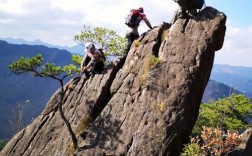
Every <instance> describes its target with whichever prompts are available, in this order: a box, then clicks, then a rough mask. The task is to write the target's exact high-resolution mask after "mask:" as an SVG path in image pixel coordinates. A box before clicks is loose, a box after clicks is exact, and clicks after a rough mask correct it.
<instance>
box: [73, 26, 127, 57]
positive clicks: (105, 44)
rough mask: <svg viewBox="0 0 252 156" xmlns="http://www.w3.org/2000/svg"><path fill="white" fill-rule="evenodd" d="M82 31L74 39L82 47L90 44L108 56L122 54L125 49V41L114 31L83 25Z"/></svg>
mask: <svg viewBox="0 0 252 156" xmlns="http://www.w3.org/2000/svg"><path fill="white" fill-rule="evenodd" d="M83 29H84V30H83V31H82V32H81V33H80V34H79V35H76V36H75V37H74V40H75V41H79V42H80V43H81V44H82V45H84V44H85V43H87V42H92V43H95V44H98V45H100V46H101V48H102V50H103V51H104V52H106V53H109V54H123V53H124V51H125V49H126V43H127V41H126V39H125V38H122V37H121V36H119V35H117V34H116V32H115V31H113V30H108V29H106V28H102V27H96V28H94V29H91V27H90V26H86V25H84V28H83Z"/></svg>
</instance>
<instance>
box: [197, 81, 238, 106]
mask: <svg viewBox="0 0 252 156" xmlns="http://www.w3.org/2000/svg"><path fill="white" fill-rule="evenodd" d="M232 93H234V94H243V93H241V92H240V91H238V90H236V89H235V88H232V87H229V86H227V85H225V84H223V83H220V82H217V81H215V80H209V81H208V84H207V86H206V89H205V92H204V95H203V99H202V102H204V103H209V102H210V100H213V101H216V100H218V99H219V98H223V97H227V96H229V95H231V94H232Z"/></svg>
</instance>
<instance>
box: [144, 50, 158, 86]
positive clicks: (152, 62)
mask: <svg viewBox="0 0 252 156" xmlns="http://www.w3.org/2000/svg"><path fill="white" fill-rule="evenodd" d="M159 63H160V60H159V58H158V57H156V56H154V55H150V56H149V57H148V58H147V60H146V61H145V64H144V72H143V74H142V76H141V77H140V83H141V84H142V85H144V84H146V82H147V77H148V76H149V74H150V71H151V70H153V69H154V68H155V67H156V66H157V65H158V64H159Z"/></svg>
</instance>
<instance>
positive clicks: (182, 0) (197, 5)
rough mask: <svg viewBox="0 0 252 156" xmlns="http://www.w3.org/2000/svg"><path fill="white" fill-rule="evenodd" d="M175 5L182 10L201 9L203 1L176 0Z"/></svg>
mask: <svg viewBox="0 0 252 156" xmlns="http://www.w3.org/2000/svg"><path fill="white" fill-rule="evenodd" d="M177 3H178V4H179V6H180V7H181V8H182V9H183V10H190V9H201V8H202V7H203V5H204V4H205V0H177Z"/></svg>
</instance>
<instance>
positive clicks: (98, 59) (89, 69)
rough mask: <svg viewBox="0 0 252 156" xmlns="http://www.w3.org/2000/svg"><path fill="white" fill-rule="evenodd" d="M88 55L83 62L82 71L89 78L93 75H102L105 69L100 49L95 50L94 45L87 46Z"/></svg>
mask: <svg viewBox="0 0 252 156" xmlns="http://www.w3.org/2000/svg"><path fill="white" fill-rule="evenodd" d="M85 49H86V55H85V56H84V57H83V59H82V62H81V70H82V72H83V73H84V74H85V75H86V77H87V78H89V77H90V76H91V75H93V74H96V73H101V72H102V70H103V67H104V60H103V58H102V54H101V52H100V51H99V50H98V49H95V46H94V44H92V43H86V44H85Z"/></svg>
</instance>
